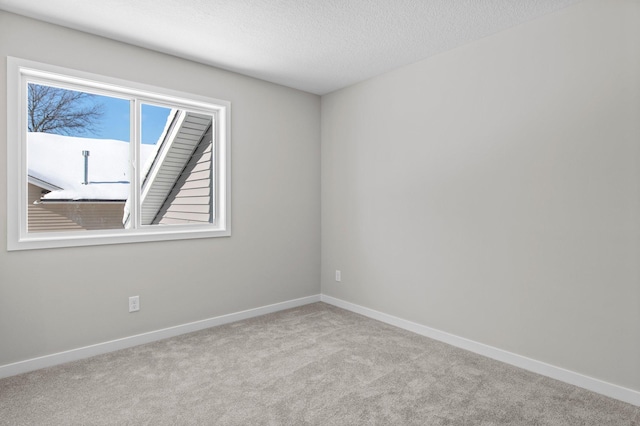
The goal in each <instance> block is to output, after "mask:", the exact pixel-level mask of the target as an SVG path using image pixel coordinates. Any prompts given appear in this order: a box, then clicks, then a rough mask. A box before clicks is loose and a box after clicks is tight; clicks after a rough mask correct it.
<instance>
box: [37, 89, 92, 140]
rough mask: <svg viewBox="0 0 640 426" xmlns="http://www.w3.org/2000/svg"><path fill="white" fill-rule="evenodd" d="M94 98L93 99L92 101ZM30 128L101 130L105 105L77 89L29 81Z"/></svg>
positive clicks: (77, 131)
mask: <svg viewBox="0 0 640 426" xmlns="http://www.w3.org/2000/svg"><path fill="white" fill-rule="evenodd" d="M91 101H93V102H91ZM27 108H28V112H29V125H28V128H29V131H30V132H45V133H56V134H59V135H77V134H84V133H90V132H93V131H95V130H97V125H98V120H99V119H100V117H102V115H103V114H104V105H102V104H101V103H97V102H95V96H94V95H91V94H89V93H84V92H76V91H74V90H67V89H60V88H57V87H51V86H42V85H39V84H33V83H31V84H29V101H28V105H27Z"/></svg>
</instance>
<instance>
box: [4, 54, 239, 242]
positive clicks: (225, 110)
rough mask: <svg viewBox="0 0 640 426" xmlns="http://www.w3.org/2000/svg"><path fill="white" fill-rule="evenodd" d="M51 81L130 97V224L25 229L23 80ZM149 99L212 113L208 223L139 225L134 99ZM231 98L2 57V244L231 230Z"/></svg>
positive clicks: (137, 238)
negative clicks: (4, 227) (4, 128)
mask: <svg viewBox="0 0 640 426" xmlns="http://www.w3.org/2000/svg"><path fill="white" fill-rule="evenodd" d="M34 81H35V82H39V83H41V84H42V83H44V84H46V83H47V82H57V83H59V84H62V85H64V87H65V88H72V89H75V90H80V91H89V92H90V93H95V94H103V95H107V96H116V97H127V98H135V99H136V101H135V102H136V103H134V104H133V105H134V106H135V109H134V108H132V111H131V121H130V123H131V125H130V128H131V130H130V141H132V143H131V144H130V147H131V155H130V158H131V160H130V161H131V167H132V171H131V185H130V188H131V198H130V199H131V200H132V201H133V202H134V205H135V207H134V210H133V211H134V212H136V214H135V216H136V217H137V219H136V220H137V224H136V226H134V229H116V230H96V231H94V230H91V231H88V230H83V231H52V232H37V233H36V232H31V233H29V232H28V231H27V191H28V189H27V188H28V187H27V121H26V120H27V105H26V102H27V94H26V93H27V92H26V90H27V84H28V82H34ZM140 102H141V103H151V104H155V105H166V106H168V107H177V108H184V109H188V110H190V111H194V112H202V113H205V114H211V115H212V116H213V119H214V123H215V125H214V142H213V143H214V160H213V161H214V170H215V173H214V176H213V180H214V182H213V185H214V187H213V193H214V199H213V205H214V208H215V215H214V221H213V223H211V224H179V225H142V226H140V222H139V216H140V214H139V212H140V197H139V194H140V192H139V187H140V176H139V173H138V172H137V170H140V165H139V164H138V163H139V151H140V147H139V143H133V141H138V140H139V139H138V138H139V133H140V131H139V128H140V123H139V120H138V118H137V117H139V116H138V114H137V113H136V112H135V110H136V109H138V104H137V103H140ZM230 128H231V103H230V102H228V101H223V100H219V99H213V98H209V97H205V96H200V95H194V94H190V93H185V92H179V91H175V90H170V89H165V88H160V87H156V86H150V85H146V84H141V83H136V82H131V81H126V80H121V79H117V78H111V77H106V76H103V75H98V74H92V73H87V72H82V71H77V70H72V69H68V68H63V67H59V66H54V65H48V64H43V63H39V62H34V61H29V60H25V59H19V58H14V57H7V250H9V251H13V250H29V249H43V248H54V247H75V246H90V245H103V244H122V243H136V242H146V241H165V240H179V239H180V240H182V239H192V238H210V237H228V236H230V235H231V192H230V188H231V182H230V177H231V171H230V165H231V156H230V134H229V133H230Z"/></svg>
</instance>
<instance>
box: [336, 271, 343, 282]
mask: <svg viewBox="0 0 640 426" xmlns="http://www.w3.org/2000/svg"><path fill="white" fill-rule="evenodd" d="M336 281H338V282H340V281H342V273H341V272H340V271H338V270H337V269H336Z"/></svg>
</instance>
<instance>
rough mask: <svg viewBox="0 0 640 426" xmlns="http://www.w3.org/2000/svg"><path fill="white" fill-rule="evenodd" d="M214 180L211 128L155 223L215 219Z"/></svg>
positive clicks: (207, 221)
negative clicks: (213, 205)
mask: <svg viewBox="0 0 640 426" xmlns="http://www.w3.org/2000/svg"><path fill="white" fill-rule="evenodd" d="M212 182H213V140H212V131H211V128H209V130H208V131H207V133H206V134H205V135H204V136H203V138H202V140H201V142H200V143H199V144H198V146H197V147H196V150H195V151H194V153H193V156H192V157H191V159H190V160H189V162H188V163H187V165H186V167H185V168H184V172H183V173H182V174H181V176H180V178H179V179H178V181H177V182H176V184H175V186H174V187H173V188H172V190H171V191H170V193H169V196H168V197H167V199H166V201H165V203H164V204H163V205H162V207H161V208H160V211H159V212H158V215H157V216H156V217H155V219H154V221H153V223H154V224H155V223H157V224H178V223H189V222H200V223H211V222H212V221H213V209H212V203H211V200H212V197H213V193H212V191H213V188H212Z"/></svg>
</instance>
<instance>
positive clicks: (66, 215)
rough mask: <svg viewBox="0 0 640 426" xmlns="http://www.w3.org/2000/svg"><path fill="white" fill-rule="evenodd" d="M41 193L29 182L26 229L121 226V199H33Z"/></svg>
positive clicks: (41, 230)
mask: <svg viewBox="0 0 640 426" xmlns="http://www.w3.org/2000/svg"><path fill="white" fill-rule="evenodd" d="M41 196H42V190H41V188H38V187H37V186H35V185H31V184H30V185H29V194H28V200H29V205H28V206H27V215H28V217H27V230H28V232H51V231H82V230H98V229H122V228H123V225H122V215H123V213H124V202H122V203H91V202H64V203H46V202H45V203H38V204H34V203H36V202H37V201H38V200H40V197H41Z"/></svg>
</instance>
